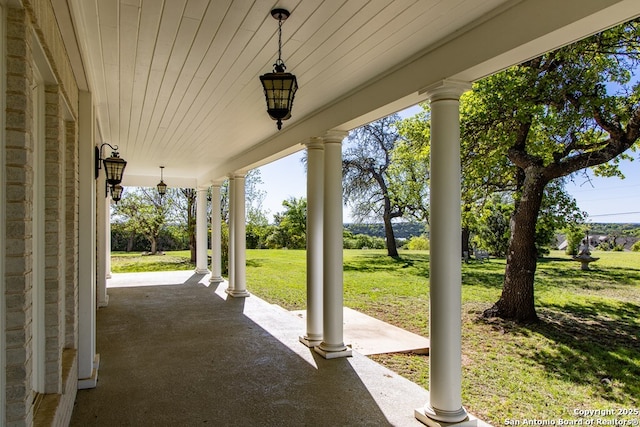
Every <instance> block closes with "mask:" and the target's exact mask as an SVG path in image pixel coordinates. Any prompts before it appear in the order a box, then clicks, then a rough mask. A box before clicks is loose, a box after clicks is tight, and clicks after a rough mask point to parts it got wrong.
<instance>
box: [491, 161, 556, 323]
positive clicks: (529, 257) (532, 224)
mask: <svg viewBox="0 0 640 427" xmlns="http://www.w3.org/2000/svg"><path fill="white" fill-rule="evenodd" d="M546 184H547V181H546V180H545V179H544V177H543V175H542V173H541V169H538V168H535V167H531V168H528V169H527V170H526V171H525V179H524V184H523V187H522V196H521V198H520V200H519V201H518V202H516V207H515V210H514V212H513V215H512V216H511V237H510V239H509V249H508V251H507V267H506V270H505V275H504V284H503V287H502V295H501V296H500V299H499V300H498V302H496V303H495V304H494V305H493V307H491V308H490V309H488V310H486V311H485V312H484V316H485V317H501V318H503V319H510V320H515V321H519V322H532V321H535V320H537V319H538V315H537V314H536V309H535V305H534V293H533V283H534V278H535V273H536V266H537V261H538V254H537V251H536V245H535V237H536V222H537V219H538V212H539V210H540V205H541V203H542V197H543V194H544V188H545V186H546Z"/></svg>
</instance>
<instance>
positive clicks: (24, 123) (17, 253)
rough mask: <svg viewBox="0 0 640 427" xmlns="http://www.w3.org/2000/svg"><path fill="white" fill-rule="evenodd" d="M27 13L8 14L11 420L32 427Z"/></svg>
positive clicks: (8, 380) (8, 370)
mask: <svg viewBox="0 0 640 427" xmlns="http://www.w3.org/2000/svg"><path fill="white" fill-rule="evenodd" d="M29 35H30V34H29V25H28V18H27V15H26V13H25V11H24V10H20V9H14V8H9V9H8V11H7V43H6V46H7V69H6V72H7V84H6V88H7V93H6V160H5V161H6V164H5V168H6V177H7V182H6V190H7V191H6V224H5V227H6V231H5V233H6V242H4V244H5V256H6V259H5V268H6V270H5V281H6V303H7V311H6V314H7V322H6V351H7V355H6V363H7V367H6V387H7V389H6V402H7V403H6V405H7V407H6V419H7V424H8V425H20V424H22V423H24V424H25V425H30V424H31V423H32V419H33V409H32V401H33V392H32V390H31V362H32V358H31V321H32V311H31V303H32V297H31V288H32V265H33V263H32V259H31V254H32V246H33V239H32V211H33V206H32V203H33V144H32V140H31V126H32V122H33V120H32V102H31V82H32V75H33V73H32V68H31V64H32V62H31V61H32V56H31V45H30V37H29Z"/></svg>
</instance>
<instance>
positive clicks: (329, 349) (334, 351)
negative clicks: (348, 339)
mask: <svg viewBox="0 0 640 427" xmlns="http://www.w3.org/2000/svg"><path fill="white" fill-rule="evenodd" d="M313 350H314V351H315V352H316V353H318V354H319V355H320V356H322V357H324V358H325V359H338V358H340V357H351V356H353V354H352V352H351V349H350V348H349V347H347V346H346V345H344V344H342V345H331V344H325V343H320V345H318V346H317V347H313Z"/></svg>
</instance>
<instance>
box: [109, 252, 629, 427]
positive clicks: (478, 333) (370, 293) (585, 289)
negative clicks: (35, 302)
mask: <svg viewBox="0 0 640 427" xmlns="http://www.w3.org/2000/svg"><path fill="white" fill-rule="evenodd" d="M175 254H176V253H171V254H170V255H165V256H162V257H151V256H149V257H140V256H137V258H136V257H129V256H122V255H120V254H116V255H114V260H113V262H112V269H113V271H124V270H119V267H118V264H120V263H123V264H126V265H128V266H125V267H124V268H125V269H126V268H135V265H137V266H138V267H141V268H142V267H144V268H147V267H149V266H151V265H154V263H157V262H159V263H161V264H164V265H165V266H166V267H167V268H165V270H169V269H177V266H185V265H187V263H185V261H188V258H189V253H188V252H187V251H185V252H183V253H181V254H179V255H178V256H176V255H175ZM174 256H175V258H176V260H175V261H173V260H174ZM593 256H596V257H600V259H599V260H598V261H597V262H595V263H592V264H591V268H592V271H582V270H580V264H579V263H577V262H575V261H572V260H570V259H569V258H568V257H567V256H565V255H564V254H563V253H561V252H553V253H552V254H551V256H550V257H548V258H546V259H544V260H542V261H540V262H539V264H538V269H537V272H536V283H535V287H536V307H537V310H538V315H539V317H540V321H539V322H537V323H534V324H529V325H517V324H514V323H511V322H505V321H500V320H497V319H492V320H486V319H483V318H482V317H481V316H480V314H481V313H482V311H483V310H484V309H486V308H488V307H489V306H491V304H493V303H494V302H495V301H496V300H497V299H498V297H499V296H500V292H501V286H502V279H503V275H504V268H505V261H504V260H496V259H491V260H489V261H487V262H484V263H478V262H471V263H469V264H462V271H463V274H462V278H463V286H462V302H463V309H462V321H463V327H462V346H463V355H462V369H463V384H462V399H463V402H464V404H465V407H466V408H467V410H468V411H469V412H471V413H473V414H475V415H477V416H479V417H480V418H481V419H483V420H485V421H487V422H489V423H491V424H493V425H496V426H497V425H504V424H505V421H506V420H508V419H515V420H523V419H537V420H558V419H560V418H562V419H568V418H576V416H575V415H574V410H581V409H584V410H598V409H620V410H625V409H632V410H636V409H640V253H630V252H594V253H593ZM167 261H169V262H167ZM186 268H187V269H191V268H193V265H188V266H187V267H186ZM127 271H129V270H127ZM428 277H429V255H428V252H420V251H416V252H411V251H404V252H401V256H400V257H399V258H398V259H393V258H390V257H387V256H385V253H384V252H383V251H375V250H366V251H365V250H363V251H356V250H346V251H345V252H344V304H345V305H346V306H348V307H351V308H354V309H356V310H359V311H362V312H364V313H366V314H369V315H371V316H374V317H376V318H379V319H381V320H384V321H386V322H389V323H391V324H394V325H396V326H399V327H401V328H404V329H407V330H409V331H412V332H415V333H418V334H421V335H424V336H428V331H429V316H428V307H429V282H428ZM247 287H248V289H249V291H250V292H252V293H254V294H256V295H258V296H260V297H261V298H264V299H265V300H267V301H269V302H272V303H275V304H279V305H281V306H282V307H284V308H286V309H290V310H294V309H303V308H305V304H306V255H305V252H304V251H295V250H248V251H247ZM372 358H373V359H374V360H376V361H377V362H379V363H381V364H384V365H386V366H387V367H389V368H390V369H392V370H394V371H396V372H398V373H399V374H401V375H404V376H405V377H407V378H409V379H410V380H411V381H414V382H416V383H418V384H420V385H422V386H423V387H425V388H428V387H429V357H428V356H424V355H413V354H388V355H379V356H372ZM578 418H580V417H578ZM584 418H585V419H587V418H592V419H594V420H595V422H597V420H598V419H605V418H607V417H601V416H597V417H584ZM612 418H617V419H626V420H636V421H638V420H640V416H637V415H636V416H627V415H616V416H614V417H612ZM636 421H632V422H636ZM633 425H636V424H633Z"/></svg>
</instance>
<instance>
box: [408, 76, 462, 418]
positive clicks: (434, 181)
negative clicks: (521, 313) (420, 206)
mask: <svg viewBox="0 0 640 427" xmlns="http://www.w3.org/2000/svg"><path fill="white" fill-rule="evenodd" d="M470 88H471V85H470V84H469V83H467V82H456V81H443V82H440V83H439V84H437V85H434V86H432V87H430V88H428V89H427V91H426V93H427V95H428V96H429V100H430V101H431V161H430V164H431V175H430V176H431V188H430V201H429V206H430V216H429V218H430V224H429V225H430V227H429V230H430V241H431V252H430V253H431V256H430V264H429V265H430V272H429V277H430V279H429V285H430V286H429V288H430V291H429V292H430V297H429V329H430V332H429V339H430V340H431V347H430V349H429V372H430V374H429V402H428V403H427V404H426V405H425V406H424V408H420V409H417V410H416V412H415V415H416V418H418V419H419V420H420V421H423V422H425V423H428V422H429V421H430V420H436V421H444V422H447V423H456V422H460V421H463V420H465V419H466V418H467V412H466V410H465V409H464V407H463V406H462V397H461V393H462V362H461V359H462V344H461V341H462V338H461V336H462V324H461V323H462V322H461V310H462V272H461V264H460V253H461V250H462V248H461V245H462V243H461V239H460V236H461V233H462V227H461V209H460V199H461V197H460V181H461V172H460V113H459V105H460V95H462V93H464V92H465V91H467V90H469V89H470Z"/></svg>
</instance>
